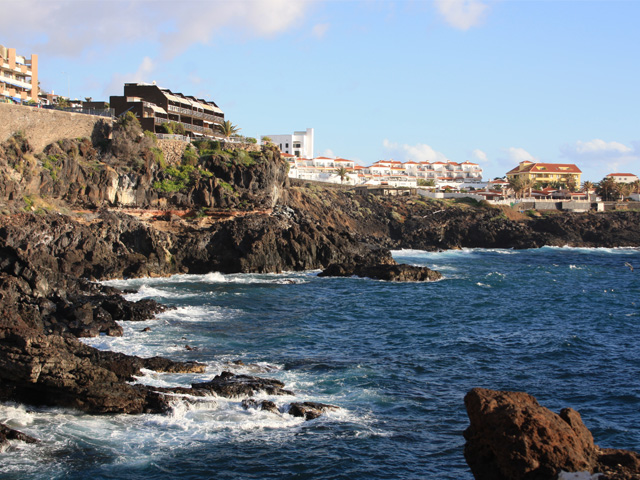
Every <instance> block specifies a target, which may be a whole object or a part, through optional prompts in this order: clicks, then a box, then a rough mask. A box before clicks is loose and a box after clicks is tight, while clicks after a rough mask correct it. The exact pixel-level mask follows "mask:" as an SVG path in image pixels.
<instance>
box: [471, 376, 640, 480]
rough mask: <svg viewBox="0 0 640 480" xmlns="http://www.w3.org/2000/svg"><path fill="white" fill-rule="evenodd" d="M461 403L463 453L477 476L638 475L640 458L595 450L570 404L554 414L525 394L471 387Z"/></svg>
mask: <svg viewBox="0 0 640 480" xmlns="http://www.w3.org/2000/svg"><path fill="white" fill-rule="evenodd" d="M465 406H466V408H467V414H468V415H469V421H470V426H469V428H467V430H465V432H464V437H465V439H466V441H467V442H466V445H465V449H464V456H465V459H466V460H467V463H468V465H469V467H470V468H471V471H472V472H473V475H474V477H475V478H476V479H477V480H553V479H555V478H556V477H557V475H558V474H559V473H560V472H562V471H565V472H589V473H598V472H602V473H603V474H604V475H603V476H602V477H600V478H601V480H606V479H611V480H613V479H620V480H626V479H638V478H640V468H639V467H640V457H639V456H638V455H637V454H636V453H634V452H628V451H624V450H610V449H600V448H599V447H598V446H597V445H595V444H594V441H593V436H592V435H591V432H590V431H589V430H588V429H587V427H586V426H585V425H584V423H583V422H582V419H581V418H580V414H579V413H578V412H576V411H575V410H573V409H571V408H565V409H563V410H562V411H561V412H560V414H559V415H557V414H555V413H553V412H551V411H550V410H549V409H547V408H545V407H543V406H541V405H540V404H539V403H538V402H537V401H536V399H535V398H534V397H533V396H531V395H529V394H527V393H521V392H504V391H495V390H488V389H484V388H474V389H473V390H471V391H470V392H469V393H468V394H467V395H466V396H465Z"/></svg>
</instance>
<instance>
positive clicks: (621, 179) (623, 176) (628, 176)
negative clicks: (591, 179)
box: [607, 173, 638, 183]
mask: <svg viewBox="0 0 640 480" xmlns="http://www.w3.org/2000/svg"><path fill="white" fill-rule="evenodd" d="M607 178H613V180H614V181H616V182H618V183H633V182H636V181H637V180H638V176H637V175H634V174H633V173H610V174H609V175H607Z"/></svg>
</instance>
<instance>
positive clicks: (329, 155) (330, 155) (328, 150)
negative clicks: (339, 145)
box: [318, 148, 336, 158]
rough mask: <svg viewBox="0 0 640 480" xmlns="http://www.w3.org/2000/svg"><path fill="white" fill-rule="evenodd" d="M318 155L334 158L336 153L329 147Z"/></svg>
mask: <svg viewBox="0 0 640 480" xmlns="http://www.w3.org/2000/svg"><path fill="white" fill-rule="evenodd" d="M318 156H319V157H327V158H336V154H335V153H333V150H331V149H330V148H327V149H326V150H325V151H323V152H322V153H321V154H320V155H318Z"/></svg>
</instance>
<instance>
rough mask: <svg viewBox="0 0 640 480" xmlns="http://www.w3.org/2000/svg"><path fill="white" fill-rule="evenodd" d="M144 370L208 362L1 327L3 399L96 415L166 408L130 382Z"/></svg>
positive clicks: (197, 368) (195, 367)
mask: <svg viewBox="0 0 640 480" xmlns="http://www.w3.org/2000/svg"><path fill="white" fill-rule="evenodd" d="M141 368H152V369H155V370H158V371H171V372H203V371H204V366H203V365H200V364H195V363H179V362H172V361H170V360H166V359H163V360H156V359H142V358H139V357H131V356H127V355H123V354H117V353H113V352H99V351H98V350H96V349H94V348H91V347H88V346H86V345H84V344H83V343H81V342H79V341H78V340H76V339H75V338H73V337H70V336H67V337H62V336H59V335H45V334H43V333H38V332H37V331H35V330H33V329H28V328H11V329H9V328H2V329H0V385H2V388H1V389H0V392H1V393H0V400H3V401H7V400H14V401H20V402H24V403H27V404H32V405H53V406H63V407H73V408H77V409H79V410H82V411H86V412H91V413H116V412H121V413H142V412H161V411H165V410H166V409H167V408H168V405H167V402H166V400H164V399H162V398H161V397H160V396H159V395H158V394H157V393H156V392H155V391H154V390H153V389H151V388H149V387H146V386H143V385H130V384H128V383H126V382H127V381H130V380H132V379H133V378H132V377H133V375H140V369H141Z"/></svg>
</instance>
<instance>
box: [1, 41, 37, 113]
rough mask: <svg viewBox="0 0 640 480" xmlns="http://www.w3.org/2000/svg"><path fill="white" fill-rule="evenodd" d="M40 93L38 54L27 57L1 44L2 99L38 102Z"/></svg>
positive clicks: (6, 100) (18, 101)
mask: <svg viewBox="0 0 640 480" xmlns="http://www.w3.org/2000/svg"><path fill="white" fill-rule="evenodd" d="M38 93H39V87H38V55H35V54H32V55H31V58H26V57H23V56H21V55H16V49H15V48H6V47H4V46H2V45H0V101H3V102H16V103H23V102H38Z"/></svg>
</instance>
